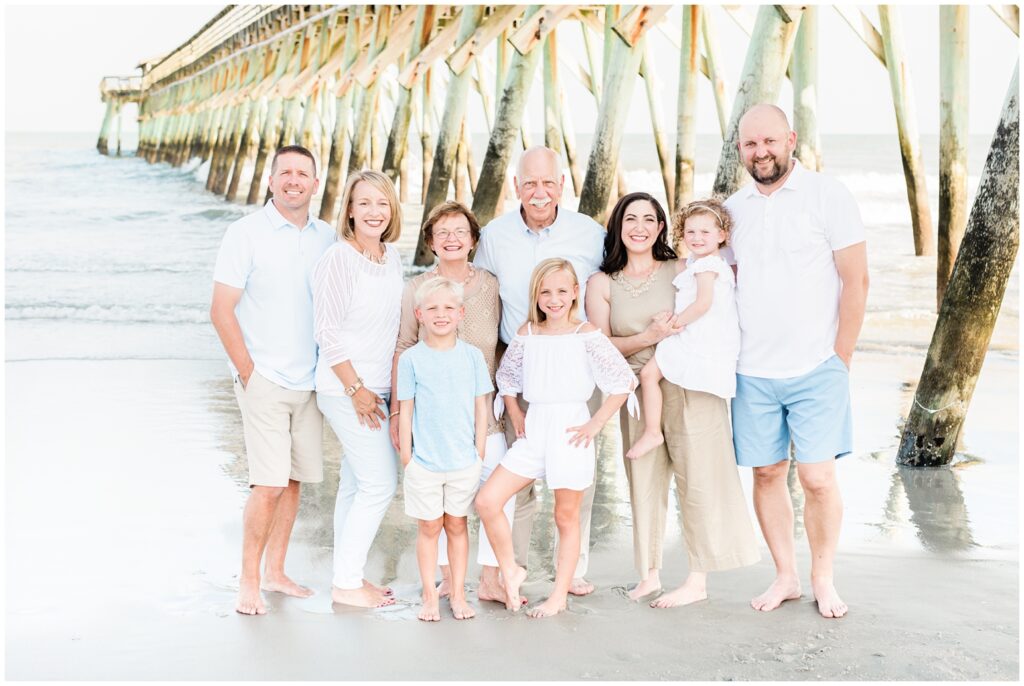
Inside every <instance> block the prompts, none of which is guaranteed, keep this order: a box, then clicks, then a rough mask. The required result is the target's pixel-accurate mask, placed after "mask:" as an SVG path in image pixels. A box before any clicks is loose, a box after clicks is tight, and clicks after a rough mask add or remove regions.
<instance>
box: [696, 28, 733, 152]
mask: <svg viewBox="0 0 1024 686" xmlns="http://www.w3.org/2000/svg"><path fill="white" fill-rule="evenodd" d="M700 30H701V37H702V38H703V39H704V54H705V56H706V59H707V77H708V80H709V81H710V82H711V91H712V93H714V95H715V112H716V113H717V114H718V129H719V131H721V132H722V140H725V137H726V135H727V133H728V131H729V115H730V114H731V113H732V103H731V102H730V101H729V86H728V84H727V83H726V81H725V77H724V76H723V75H722V70H721V69H720V67H719V65H720V61H719V59H718V35H717V33H716V32H715V25H714V22H713V20H712V19H711V12H707V11H705V12H701V13H700Z"/></svg>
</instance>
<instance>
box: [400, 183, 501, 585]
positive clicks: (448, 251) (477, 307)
mask: <svg viewBox="0 0 1024 686" xmlns="http://www.w3.org/2000/svg"><path fill="white" fill-rule="evenodd" d="M423 234H424V239H425V241H426V244H427V245H428V246H429V247H430V249H431V251H433V253H434V254H435V255H437V258H438V262H437V265H436V266H435V267H434V268H433V269H430V270H428V271H426V272H424V273H423V274H420V275H418V276H416V277H413V278H412V279H410V280H409V282H408V283H406V285H405V291H404V293H403V295H402V317H401V321H400V325H399V330H398V345H397V347H396V349H395V357H394V363H393V364H394V367H393V368H397V365H398V356H399V355H401V354H402V352H403V351H405V350H406V349H407V348H410V347H412V346H413V345H415V344H416V343H417V341H419V340H420V338H421V337H422V334H423V331H422V326H421V325H420V323H419V322H418V321H417V320H416V316H415V314H414V313H413V310H414V309H415V302H414V294H415V293H416V289H417V288H419V286H420V285H421V284H422V283H423V282H424V281H426V280H428V279H430V278H432V277H435V276H443V277H445V278H448V279H451V280H452V281H455V282H456V283H459V284H462V286H463V289H464V296H463V297H464V307H465V312H466V314H465V317H464V318H463V319H462V321H461V322H460V323H459V328H458V332H459V338H461V339H462V340H463V341H465V342H466V343H469V344H470V345H474V346H476V347H477V348H479V349H480V352H482V353H483V355H484V360H485V361H486V362H487V370H488V371H489V372H490V375H491V382H492V383H493V382H494V373H495V370H496V367H497V363H496V348H497V345H498V326H499V323H500V321H501V300H500V299H499V297H498V280H497V279H496V278H495V277H494V275H493V274H491V273H490V272H489V271H487V270H485V269H479V268H476V267H474V266H473V265H472V264H470V262H469V254H470V253H471V252H472V251H473V249H474V248H475V247H476V244H477V242H478V241H479V240H480V224H479V222H477V220H476V217H475V216H473V213H472V212H471V211H470V210H469V209H468V208H467V207H465V206H464V205H463V204H462V203H458V202H445V203H442V204H440V205H438V206H437V207H435V208H434V209H433V210H432V211H431V212H430V214H429V215H428V216H427V220H426V222H425V223H424V224H423ZM391 378H392V383H393V384H394V383H396V380H397V374H395V373H392V377H391ZM396 398H397V394H395V393H394V392H392V394H391V399H392V400H391V413H392V414H396V413H397V412H398V409H399V408H398V402H397V400H396ZM493 400H494V399H493V397H492V398H489V399H488V402H491V403H493ZM488 407H490V405H488ZM489 417H490V423H489V425H488V427H487V445H486V451H485V455H484V464H483V470H482V471H481V474H480V483H483V482H484V481H486V480H487V477H488V476H490V474H491V472H492V471H493V470H494V468H495V467H496V466H497V465H498V463H499V462H500V461H501V458H502V456H504V454H505V450H506V449H507V445H506V442H505V435H504V432H503V427H502V425H501V423H500V422H498V421H497V420H495V419H494V417H493V416H490V415H489ZM397 427H398V422H393V423H392V424H391V438H392V441H393V442H395V444H396V445H397V441H398V431H397ZM514 509H515V499H511V500H510V501H509V502H508V503H506V505H505V514H506V516H507V517H508V518H509V522H510V523H511V521H512V514H513V512H514ZM447 545H448V541H447V537H446V536H445V534H444V532H443V531H442V532H441V537H440V540H439V541H438V558H437V559H438V562H439V564H440V565H441V574H442V577H443V580H442V582H441V586H440V588H439V589H438V591H439V594H440V595H441V597H444V596H445V595H447V594H448V592H449V587H448V584H449V578H450V577H449V572H448V549H447ZM477 563H479V564H480V565H481V570H480V586H479V588H478V589H477V597H478V598H479V599H480V600H496V601H498V602H504V601H505V593H504V589H503V588H502V586H501V583H500V580H499V575H498V561H497V559H496V558H495V557H494V551H493V550H492V549H491V545H490V542H489V541H488V540H487V535H486V533H484V528H483V527H480V546H479V550H478V552H477Z"/></svg>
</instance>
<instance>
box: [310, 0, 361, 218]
mask: <svg viewBox="0 0 1024 686" xmlns="http://www.w3.org/2000/svg"><path fill="white" fill-rule="evenodd" d="M362 9H363V8H357V9H356V10H355V11H354V12H353V13H352V14H350V15H349V17H348V24H347V26H346V27H345V38H344V41H345V42H344V49H343V50H342V57H341V64H342V69H343V71H345V70H348V69H350V68H351V66H352V64H353V63H354V62H355V60H356V57H357V55H358V53H359V48H360V45H359V42H360V41H359V15H360V13H361V12H362ZM351 116H352V91H351V90H349V91H348V92H346V93H344V94H343V95H335V108H334V130H333V132H332V133H331V156H330V158H329V160H328V162H327V170H326V172H325V180H324V192H323V195H322V196H321V199H320V219H322V220H324V221H325V222H327V223H329V224H333V223H334V219H335V217H336V216H337V214H336V213H337V210H338V207H337V206H338V201H339V199H340V195H341V184H342V180H343V179H344V178H345V175H344V174H343V173H342V170H343V169H346V168H347V167H346V155H347V152H348V131H349V118H350V117H351Z"/></svg>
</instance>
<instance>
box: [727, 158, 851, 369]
mask: <svg viewBox="0 0 1024 686" xmlns="http://www.w3.org/2000/svg"><path fill="white" fill-rule="evenodd" d="M725 206H726V208H727V209H728V210H729V213H730V214H731V215H732V218H733V230H732V236H731V240H730V245H731V248H732V253H733V256H734V258H735V263H736V265H737V276H736V307H737V309H738V311H739V319H740V334H741V337H740V357H739V362H738V364H737V368H736V371H737V372H738V373H740V374H744V375H746V376H759V377H766V378H772V379H781V378H788V377H793V376H800V375H802V374H806V373H807V372H809V371H811V370H812V369H814V368H815V367H817V366H818V365H819V364H821V363H822V362H824V361H825V360H827V359H828V358H829V357H831V356H832V355H834V354H835V342H836V332H837V331H838V329H839V294H840V290H841V282H840V279H839V272H838V271H836V263H835V258H834V257H833V255H832V253H833V251H836V250H842V249H843V248H846V247H849V246H851V245H854V244H856V243H860V242H862V241H864V240H865V238H864V224H863V223H862V222H861V219H860V211H859V210H858V209H857V203H856V201H855V200H854V199H853V195H851V194H850V191H849V190H847V189H846V187H845V186H843V185H842V184H841V183H840V182H839V181H837V180H835V179H834V178H832V177H830V176H826V175H824V174H819V173H817V172H812V171H808V170H807V169H804V167H803V166H801V164H800V162H798V161H796V160H795V159H794V161H793V171H792V172H790V174H789V177H788V178H787V179H786V182H785V183H784V184H783V185H782V187H780V188H778V189H776V190H775V192H774V193H772V194H771V195H768V196H765V195H762V194H761V192H760V191H759V190H758V189H757V185H756V184H754V183H751V184H750V185H748V186H744V187H743V188H741V189H740V190H738V191H736V192H735V193H733V195H732V196H731V197H730V198H729V199H728V200H727V201H726V202H725Z"/></svg>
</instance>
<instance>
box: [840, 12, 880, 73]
mask: <svg viewBox="0 0 1024 686" xmlns="http://www.w3.org/2000/svg"><path fill="white" fill-rule="evenodd" d="M833 7H834V8H835V10H836V12H838V13H839V16H841V17H842V18H843V19H844V20H845V21H846V23H847V24H849V25H850V28H851V29H853V32H854V33H855V34H857V37H858V38H860V40H861V42H862V43H864V45H866V46H867V48H868V50H870V51H871V54H872V55H874V56H875V57H877V58H878V61H879V62H881V63H882V66H883V67H884V66H886V63H885V46H884V45H882V34H880V33H879V32H878V29H876V28H875V25H874V24H872V23H871V20H870V19H868V18H867V16H866V15H865V14H864V12H862V11H861V10H858V9H854V8H852V7H849V6H847V5H833Z"/></svg>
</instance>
